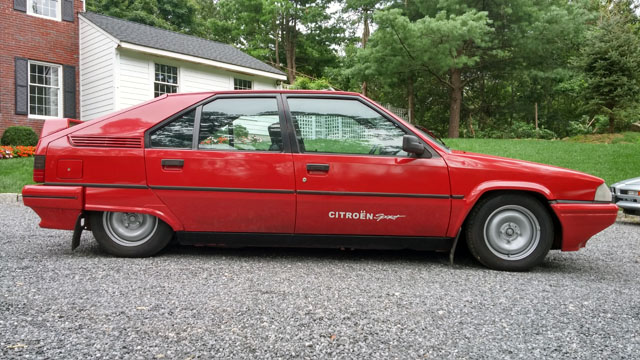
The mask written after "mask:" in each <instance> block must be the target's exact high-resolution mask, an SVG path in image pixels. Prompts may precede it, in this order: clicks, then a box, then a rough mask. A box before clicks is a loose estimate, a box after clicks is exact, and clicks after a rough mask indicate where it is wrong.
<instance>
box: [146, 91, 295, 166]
mask: <svg viewBox="0 0 640 360" xmlns="http://www.w3.org/2000/svg"><path fill="white" fill-rule="evenodd" d="M251 98H273V99H276V104H277V106H278V120H279V121H280V131H281V133H282V144H283V149H282V150H281V151H257V150H241V149H237V150H224V149H206V150H205V149H198V139H200V117H201V116H202V108H203V107H204V106H205V105H207V104H209V103H210V102H213V101H216V100H220V99H251ZM194 109H195V110H196V118H195V121H194V124H193V127H194V129H193V140H192V144H191V148H172V149H173V150H177V151H206V152H210V151H224V152H233V153H260V154H282V153H291V152H292V146H291V141H290V132H291V130H290V128H289V122H288V120H287V118H286V114H285V109H284V105H283V101H282V96H281V94H279V93H260V94H242V95H236V94H216V95H213V96H211V97H208V98H206V99H204V100H201V101H199V102H197V103H195V104H193V105H191V106H188V107H186V108H184V109H183V110H181V111H180V112H178V113H176V114H174V115H172V116H169V117H168V118H166V119H164V120H162V121H160V122H159V123H157V124H156V125H154V126H152V127H151V128H149V129H147V130H146V131H145V133H144V147H145V148H147V149H159V150H163V149H164V150H166V149H167V148H156V147H152V146H151V134H152V133H153V132H154V131H155V130H156V129H158V128H161V127H163V126H165V125H166V124H168V123H170V122H171V121H173V120H175V119H177V118H179V117H180V116H182V115H184V114H186V113H188V112H190V111H192V110H194Z"/></svg>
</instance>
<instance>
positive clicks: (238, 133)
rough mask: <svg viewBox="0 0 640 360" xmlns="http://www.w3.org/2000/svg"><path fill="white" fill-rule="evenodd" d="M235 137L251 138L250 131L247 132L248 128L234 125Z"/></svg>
mask: <svg viewBox="0 0 640 360" xmlns="http://www.w3.org/2000/svg"><path fill="white" fill-rule="evenodd" d="M233 136H234V137H235V138H238V139H240V138H248V137H249V130H247V128H246V127H244V126H242V125H240V124H238V125H234V126H233Z"/></svg>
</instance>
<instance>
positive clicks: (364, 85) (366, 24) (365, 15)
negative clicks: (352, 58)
mask: <svg viewBox="0 0 640 360" xmlns="http://www.w3.org/2000/svg"><path fill="white" fill-rule="evenodd" d="M362 17H363V19H364V29H363V30H362V48H363V49H364V48H366V47H367V42H368V41H369V35H371V31H370V29H369V10H364V11H363V15H362ZM362 95H364V96H367V82H366V81H363V82H362Z"/></svg>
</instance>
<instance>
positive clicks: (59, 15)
mask: <svg viewBox="0 0 640 360" xmlns="http://www.w3.org/2000/svg"><path fill="white" fill-rule="evenodd" d="M63 1H64V0H56V2H57V3H58V6H57V8H56V17H52V16H46V15H41V14H37V13H34V12H33V6H32V5H33V0H27V15H31V16H35V17H39V18H42V19H49V20H55V21H62V2H63Z"/></svg>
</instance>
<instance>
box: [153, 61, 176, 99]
mask: <svg viewBox="0 0 640 360" xmlns="http://www.w3.org/2000/svg"><path fill="white" fill-rule="evenodd" d="M177 92H178V68H177V67H175V66H169V65H162V64H156V72H155V81H154V82H153V96H154V97H158V96H160V95H163V94H173V93H177Z"/></svg>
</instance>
